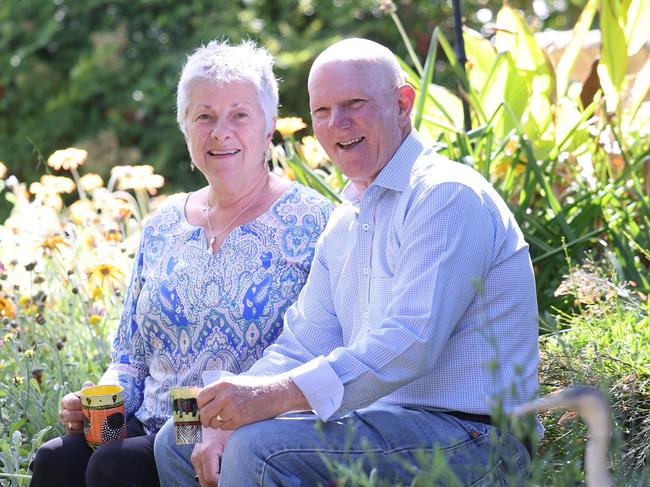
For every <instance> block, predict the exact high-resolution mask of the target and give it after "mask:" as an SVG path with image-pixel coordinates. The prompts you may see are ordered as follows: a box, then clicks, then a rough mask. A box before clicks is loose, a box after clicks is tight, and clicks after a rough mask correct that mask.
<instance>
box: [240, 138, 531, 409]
mask: <svg viewBox="0 0 650 487" xmlns="http://www.w3.org/2000/svg"><path fill="white" fill-rule="evenodd" d="M344 196H345V202H344V203H343V204H342V205H340V206H339V207H338V208H337V209H336V210H335V211H334V213H333V214H332V216H331V218H330V220H329V222H328V224H327V226H326V229H325V231H324V232H323V234H322V235H321V238H320V240H319V243H318V246H317V248H316V255H315V257H314V261H313V263H312V268H311V272H310V274H309V277H308V279H307V283H306V285H305V287H304V288H303V290H302V291H301V293H300V296H299V298H298V300H297V302H296V303H294V305H292V306H291V308H289V310H288V311H287V313H286V315H285V320H284V330H283V332H282V334H281V335H280V337H279V338H278V340H277V342H276V343H275V344H273V345H271V346H269V347H268V348H267V349H266V350H265V352H264V356H263V357H262V358H261V359H260V360H259V361H257V362H256V363H255V364H254V365H253V367H252V368H251V369H250V370H249V371H248V372H247V374H253V375H268V374H278V373H286V374H288V375H289V376H290V377H292V379H293V380H294V382H295V383H296V385H297V386H298V387H299V388H300V389H301V391H302V392H303V393H304V395H305V397H306V398H307V400H308V401H309V403H310V405H311V407H312V408H313V409H314V411H315V412H316V414H318V416H319V417H320V418H321V419H323V420H327V419H330V418H332V419H333V418H337V417H341V416H343V415H345V414H346V413H348V412H350V411H353V410H355V409H359V408H362V407H366V406H369V405H372V404H374V405H381V404H391V405H401V406H424V407H430V408H436V409H441V410H455V411H463V412H467V413H474V414H489V413H490V411H491V408H492V407H494V406H495V405H496V404H497V403H501V404H502V406H503V407H504V408H505V410H506V411H507V410H510V409H512V408H513V407H514V406H516V405H518V404H520V403H522V402H524V401H527V400H529V399H531V398H532V397H534V396H535V394H536V392H537V361H538V349H537V338H538V336H537V333H538V322H537V303H536V295H535V282H534V277H533V269H532V265H531V261H530V256H529V253H528V245H527V243H526V242H525V240H524V237H523V235H522V232H521V230H520V229H519V227H518V225H517V223H516V221H515V219H514V217H513V215H512V213H511V212H510V210H509V209H508V207H507V205H506V203H505V202H504V201H503V199H502V198H501V197H500V196H499V195H498V194H497V192H496V191H495V190H494V189H493V188H492V187H491V186H490V184H489V183H488V182H487V181H486V180H485V179H483V178H482V177H481V176H480V175H479V174H478V173H477V172H476V171H474V170H473V169H471V168H469V167H467V166H465V165H462V164H458V163H455V162H452V161H449V160H447V159H445V158H443V157H442V156H440V155H437V154H436V153H434V152H433V151H432V150H431V149H430V148H426V149H425V147H424V146H423V144H422V142H421V141H420V139H419V137H418V135H417V133H416V132H415V131H413V132H412V133H411V134H410V135H409V136H408V137H407V138H406V139H405V140H404V142H403V143H402V145H401V146H400V147H399V149H398V150H397V152H396V153H395V155H394V156H393V157H392V158H391V160H390V161H389V162H388V163H387V164H386V166H385V167H384V168H383V170H382V171H381V173H380V174H379V175H378V176H377V177H376V178H375V180H374V181H373V183H372V184H371V185H370V186H369V187H368V188H367V189H366V190H365V191H364V192H363V194H357V193H356V192H355V187H354V186H352V185H350V186H348V187H347V188H346V190H345V191H344Z"/></svg>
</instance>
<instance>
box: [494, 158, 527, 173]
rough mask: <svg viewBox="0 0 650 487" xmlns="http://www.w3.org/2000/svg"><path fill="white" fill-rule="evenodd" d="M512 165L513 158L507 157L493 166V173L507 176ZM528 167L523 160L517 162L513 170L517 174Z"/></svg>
mask: <svg viewBox="0 0 650 487" xmlns="http://www.w3.org/2000/svg"><path fill="white" fill-rule="evenodd" d="M511 166H512V158H510V157H505V158H503V160H502V161H501V162H499V163H498V164H496V165H495V166H493V167H492V174H494V175H495V176H497V177H501V176H505V175H506V173H507V172H508V169H510V167H511ZM525 169H526V164H525V163H524V162H521V161H517V162H515V166H514V167H513V170H514V172H515V174H521V173H522V172H524V170H525Z"/></svg>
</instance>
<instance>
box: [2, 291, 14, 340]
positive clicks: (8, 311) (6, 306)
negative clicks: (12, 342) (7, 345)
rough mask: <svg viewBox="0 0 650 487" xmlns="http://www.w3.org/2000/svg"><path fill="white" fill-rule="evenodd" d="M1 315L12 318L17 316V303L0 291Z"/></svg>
mask: <svg viewBox="0 0 650 487" xmlns="http://www.w3.org/2000/svg"><path fill="white" fill-rule="evenodd" d="M0 316H4V317H6V318H10V319H14V318H15V317H16V305H15V304H14V302H13V301H12V300H11V299H9V298H8V297H7V296H6V295H5V294H4V293H0ZM5 338H6V336H5ZM5 341H6V340H5Z"/></svg>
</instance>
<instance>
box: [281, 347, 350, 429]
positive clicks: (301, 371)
mask: <svg viewBox="0 0 650 487" xmlns="http://www.w3.org/2000/svg"><path fill="white" fill-rule="evenodd" d="M289 377H291V379H292V380H293V382H294V383H295V384H296V385H297V386H298V388H299V389H300V390H301V391H302V393H303V395H304V396H305V398H306V399H307V401H308V402H309V405H310V406H311V407H312V409H313V410H314V412H315V413H316V414H317V415H318V417H319V418H320V419H322V420H323V421H327V420H328V419H329V418H330V417H331V416H332V415H333V414H334V413H335V412H336V411H337V410H338V409H339V408H340V407H341V402H342V401H343V390H344V388H343V383H342V382H341V379H339V376H338V375H336V372H334V369H333V368H332V366H331V365H330V364H329V362H328V361H327V360H325V357H323V356H322V355H321V356H320V357H316V358H315V359H313V360H310V361H309V362H307V363H306V364H303V365H301V366H300V367H296V368H295V369H293V370H292V371H291V372H289Z"/></svg>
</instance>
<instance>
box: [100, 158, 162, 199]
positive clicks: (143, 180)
mask: <svg viewBox="0 0 650 487" xmlns="http://www.w3.org/2000/svg"><path fill="white" fill-rule="evenodd" d="M111 177H114V178H116V179H117V189H120V190H126V189H146V190H147V191H149V193H151V194H156V189H158V188H162V187H163V185H164V184H165V178H163V177H162V176H161V175H160V174H154V172H153V166H151V165H149V164H143V165H140V166H115V167H114V168H113V169H111Z"/></svg>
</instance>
